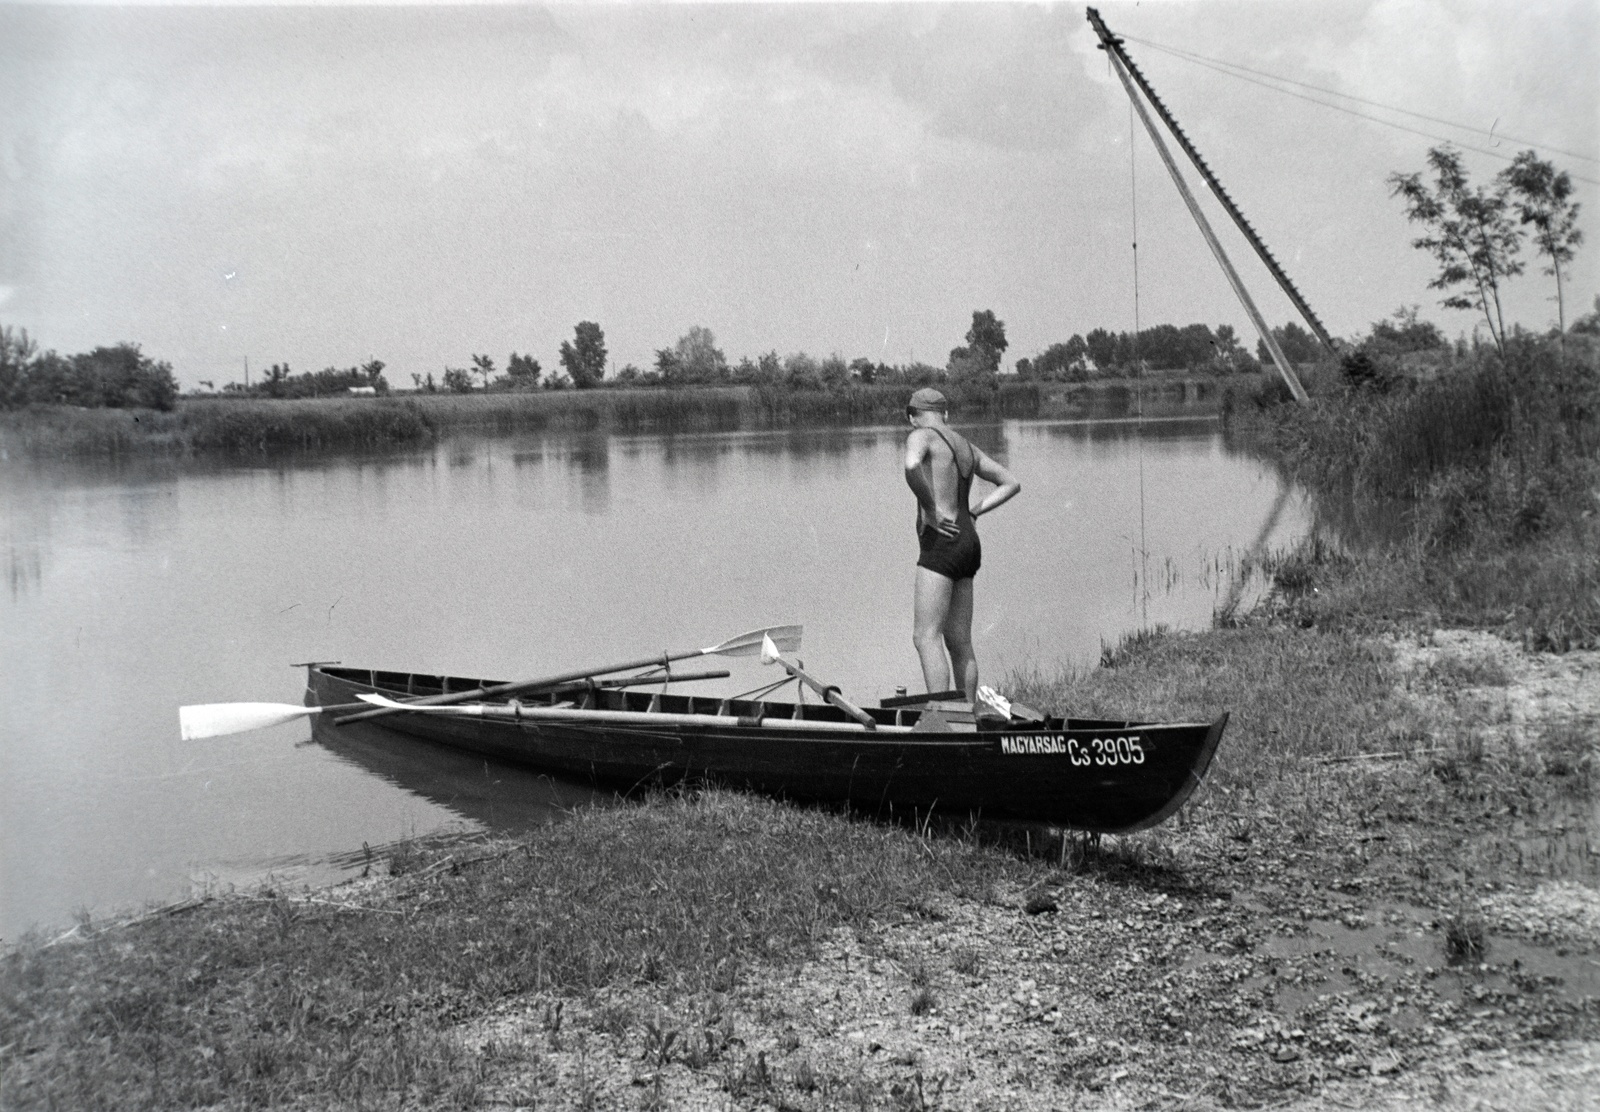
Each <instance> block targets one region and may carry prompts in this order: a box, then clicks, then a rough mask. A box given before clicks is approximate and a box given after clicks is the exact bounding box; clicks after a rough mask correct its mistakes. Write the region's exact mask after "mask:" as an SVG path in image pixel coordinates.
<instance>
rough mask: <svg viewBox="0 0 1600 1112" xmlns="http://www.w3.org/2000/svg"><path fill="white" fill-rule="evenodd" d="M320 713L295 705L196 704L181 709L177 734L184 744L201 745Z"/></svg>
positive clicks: (315, 708) (310, 708)
mask: <svg viewBox="0 0 1600 1112" xmlns="http://www.w3.org/2000/svg"><path fill="white" fill-rule="evenodd" d="M321 710H322V708H321V707H301V706H296V705H294V704H293V703H197V704H195V705H193V706H187V707H179V708H178V730H179V733H181V734H182V736H183V740H184V741H198V740H200V739H201V738H207V737H225V736H227V735H228V734H242V733H245V732H247V731H249V730H264V729H266V728H267V727H268V726H281V725H282V724H283V723H285V722H293V721H294V720H295V719H296V718H304V717H305V716H306V715H308V714H318V713H320V712H321Z"/></svg>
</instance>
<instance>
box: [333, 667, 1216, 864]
mask: <svg viewBox="0 0 1600 1112" xmlns="http://www.w3.org/2000/svg"><path fill="white" fill-rule="evenodd" d="M657 682H658V683H659V681H657ZM502 686H506V685H503V684H501V683H499V682H497V681H493V680H484V679H477V678H470V679H469V678H459V677H451V676H435V675H422V674H418V673H408V672H385V671H373V670H369V669H364V668H346V667H339V666H335V665H330V664H308V665H307V666H306V695H305V704H306V706H308V707H327V708H330V710H331V709H332V708H335V707H345V706H348V705H349V704H351V703H353V702H354V703H357V704H358V705H359V702H360V701H361V700H362V699H363V697H365V699H366V700H367V701H370V702H374V703H375V704H376V705H377V706H379V707H388V708H391V709H390V710H389V711H386V712H385V713H386V715H387V716H386V717H384V718H382V719H381V721H382V724H383V725H384V726H386V727H388V728H389V729H393V730H398V731H401V732H403V733H406V734H409V735H412V736H415V737H420V738H424V739H427V740H429V741H433V742H436V743H439V744H442V745H447V746H451V747H454V748H457V749H462V750H466V751H468V752H472V753H476V754H481V755H483V756H487V757H492V758H495V759H497V760H501V761H505V762H508V763H512V764H518V765H524V766H528V767H532V768H536V769H540V770H543V771H546V772H551V773H554V774H557V775H560V776H565V777H570V778H574V779H577V780H581V781H587V782H592V783H595V784H599V785H608V786H614V787H619V788H622V789H629V788H632V787H636V786H640V785H646V784H671V783H676V782H680V781H684V780H701V779H704V780H713V781H716V782H718V783H723V784H727V785H730V786H735V787H744V788H750V789H754V790H757V791H761V792H765V793H768V794H773V795H779V796H785V797H789V798H793V799H799V800H811V801H821V802H837V803H848V804H851V805H853V806H857V807H861V808H865V809H868V810H873V811H882V812H889V811H891V810H893V811H899V812H901V813H912V812H915V813H923V814H925V813H929V812H935V811H937V812H940V813H944V814H959V815H967V814H973V813H976V814H981V815H982V816H983V817H985V818H996V819H1009V820H1015V821H1025V822H1038V823H1047V824H1050V825H1053V826H1060V827H1069V828H1073V829H1077V830H1085V831H1095V832H1101V833H1127V832H1130V831H1135V830H1143V829H1145V828H1147V827H1151V826H1154V825H1156V824H1157V823H1159V822H1161V821H1162V820H1164V819H1166V818H1167V817H1169V816H1170V815H1172V814H1173V813H1174V812H1176V811H1177V809H1178V808H1179V807H1180V806H1182V805H1183V802H1184V800H1186V799H1187V798H1188V797H1189V795H1190V793H1191V792H1193V791H1194V789H1195V788H1196V787H1197V786H1198V785H1199V784H1200V782H1201V778H1202V777H1203V776H1204V775H1205V772H1206V769H1207V767H1208V766H1209V765H1210V763H1211V758H1212V756H1213V755H1214V754H1215V752H1216V748H1217V743H1218V742H1219V741H1220V740H1221V737H1222V731H1223V728H1224V726H1226V724H1227V721H1228V716H1227V715H1226V714H1224V715H1222V716H1221V717H1219V718H1217V719H1216V720H1215V721H1213V722H1179V723H1156V722H1132V721H1116V720H1100V719H1078V718H1067V719H1062V718H1055V717H1046V716H1040V715H1035V714H1031V713H1028V712H1025V711H1019V712H1018V713H1014V714H1013V715H1012V716H1011V717H1008V718H1007V717H999V716H998V715H996V714H993V713H990V712H988V711H982V712H980V714H978V715H974V713H973V707H972V704H969V703H965V702H957V701H954V700H952V699H949V698H941V697H937V696H936V697H933V698H929V697H927V696H911V697H905V698H897V699H886V700H884V701H883V702H882V704H881V705H880V706H878V707H871V708H864V715H863V711H862V709H861V708H855V707H850V706H849V705H848V704H845V706H846V707H848V710H849V711H853V712H855V714H856V715H858V716H861V717H860V718H859V719H858V718H856V717H852V715H851V713H848V712H847V710H842V709H839V708H838V707H835V706H832V705H826V704H818V703H807V702H804V701H799V702H783V701H777V700H771V699H765V698H762V699H725V698H719V697H715V696H702V695H687V694H674V693H670V692H666V691H664V690H657V691H653V692H650V691H637V690H627V689H625V688H622V687H608V686H604V685H602V684H600V683H594V682H588V683H577V684H569V685H566V686H563V687H557V688H554V689H551V690H547V691H543V692H540V693H537V694H527V693H524V694H522V695H521V696H520V697H513V696H503V697H494V696H484V697H480V698H476V699H475V701H470V702H453V703H451V704H449V705H437V704H438V703H439V702H441V701H442V699H444V698H448V697H449V696H450V695H451V694H452V693H474V694H475V693H477V692H481V691H492V690H493V689H495V688H497V687H502ZM947 694H953V693H947ZM428 698H432V699H433V700H434V704H435V705H426V706H424V705H413V706H409V707H404V708H401V707H398V706H397V705H396V704H400V703H405V702H407V701H410V700H418V699H428ZM867 720H870V722H868V721H867ZM338 721H339V719H338V718H333V721H332V722H331V723H329V722H328V721H327V718H326V717H324V719H323V722H324V726H325V727H326V726H332V725H334V724H336V723H337V722H338Z"/></svg>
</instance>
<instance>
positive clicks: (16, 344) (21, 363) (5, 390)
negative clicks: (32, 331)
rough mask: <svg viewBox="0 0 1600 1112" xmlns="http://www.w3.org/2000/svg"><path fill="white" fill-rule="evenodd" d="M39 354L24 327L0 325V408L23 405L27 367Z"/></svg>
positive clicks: (37, 348)
mask: <svg viewBox="0 0 1600 1112" xmlns="http://www.w3.org/2000/svg"><path fill="white" fill-rule="evenodd" d="M38 354H39V347H38V345H37V344H35V343H34V342H33V341H32V340H30V339H29V338H28V330H27V329H26V328H12V327H11V326H10V325H9V324H7V325H3V326H0V408H6V409H8V408H10V407H12V406H16V405H23V404H25V403H26V402H27V401H28V400H29V399H28V398H27V396H26V393H27V378H28V367H29V364H31V363H32V362H33V360H34V357H35V356H36V355H38Z"/></svg>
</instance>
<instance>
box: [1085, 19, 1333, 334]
mask: <svg viewBox="0 0 1600 1112" xmlns="http://www.w3.org/2000/svg"><path fill="white" fill-rule="evenodd" d="M1088 13H1089V23H1090V24H1091V25H1092V26H1093V27H1094V30H1095V34H1097V35H1099V36H1100V48H1101V49H1102V50H1104V51H1105V52H1106V53H1107V54H1109V55H1111V56H1112V57H1113V58H1116V59H1117V60H1118V61H1120V62H1121V63H1122V67H1123V69H1125V70H1127V72H1128V74H1129V75H1130V76H1132V78H1133V80H1134V82H1135V83H1137V84H1138V86H1139V89H1140V90H1141V91H1142V92H1143V93H1144V95H1145V97H1146V98H1147V99H1148V100H1149V101H1150V104H1151V107H1153V108H1154V109H1155V110H1156V114H1157V115H1159V116H1160V117H1161V122H1162V123H1164V124H1166V125H1167V129H1168V130H1169V131H1171V132H1172V136H1173V138H1175V139H1176V140H1177V141H1178V146H1180V147H1182V148H1183V153H1184V154H1186V155H1188V156H1189V161H1190V162H1192V163H1194V168H1195V169H1196V170H1198V171H1199V172H1200V177H1201V178H1202V179H1203V180H1204V181H1205V183H1206V185H1207V186H1208V187H1210V189H1211V192H1212V194H1213V195H1214V196H1215V197H1216V198H1217V200H1218V202H1220V203H1221V205H1222V208H1223V210H1224V211H1225V212H1227V214H1228V216H1229V217H1231V218H1232V220H1233V222H1234V224H1235V225H1236V226H1237V227H1238V229H1239V231H1240V232H1241V233H1242V234H1243V235H1244V238H1245V240H1246V241H1247V242H1248V243H1249V244H1250V246H1251V247H1252V248H1254V249H1255V253H1256V254H1257V255H1258V256H1260V258H1261V261H1262V262H1263V263H1264V264H1266V268H1267V270H1268V271H1270V272H1271V274H1272V277H1273V278H1274V279H1275V280H1276V281H1277V283H1278V285H1279V286H1280V287H1281V288H1282V289H1283V292H1284V294H1285V295H1286V296H1287V297H1288V298H1289V300H1290V301H1291V302H1293V303H1294V307H1295V308H1296V309H1298V310H1299V312H1300V315H1301V316H1302V317H1304V318H1305V321H1306V323H1307V324H1308V325H1310V326H1311V331H1312V332H1313V333H1314V334H1315V335H1316V337H1317V339H1318V340H1319V341H1321V343H1322V346H1323V347H1324V348H1326V349H1327V350H1328V353H1329V354H1337V348H1336V347H1335V346H1334V342H1333V337H1332V336H1330V335H1329V334H1328V330H1327V328H1325V327H1324V326H1323V324H1322V321H1321V320H1320V319H1318V317H1317V314H1316V313H1315V312H1313V311H1312V309H1311V306H1310V305H1309V304H1307V303H1306V299H1305V297H1304V296H1302V295H1301V293H1300V290H1299V289H1298V288H1296V286H1295V284H1294V282H1293V281H1292V280H1291V279H1290V278H1289V275H1288V274H1286V273H1285V272H1284V269H1283V267H1282V266H1281V265H1279V263H1278V260H1277V259H1276V258H1275V257H1274V256H1273V254H1272V252H1271V250H1269V249H1268V247H1267V245H1266V244H1265V243H1264V242H1262V239H1261V237H1260V235H1258V234H1257V233H1256V230H1255V228H1253V227H1252V226H1251V224H1250V221H1248V220H1246V219H1245V217H1244V213H1242V212H1240V211H1239V206H1238V205H1236V204H1234V203H1233V198H1232V197H1230V196H1229V195H1228V191H1227V190H1226V189H1224V188H1223V187H1222V183H1221V182H1220V181H1218V180H1217V176H1216V175H1215V174H1213V173H1212V172H1211V167H1210V166H1208V165H1206V160H1205V159H1204V158H1201V157H1200V152H1199V151H1198V150H1196V149H1195V146H1194V144H1193V143H1191V142H1190V141H1189V136H1188V135H1186V134H1185V133H1184V130H1183V128H1181V127H1179V126H1178V121H1177V120H1176V119H1174V118H1173V115H1172V113H1171V112H1170V111H1168V110H1167V106H1166V105H1165V104H1163V103H1162V101H1161V98H1160V97H1159V96H1157V95H1156V91H1155V90H1154V89H1152V88H1151V87H1150V82H1149V81H1147V80H1145V76H1144V74H1143V73H1141V72H1140V71H1139V67H1138V66H1137V65H1135V64H1134V61H1133V59H1132V58H1130V57H1128V52H1127V51H1126V50H1124V49H1123V46H1122V40H1121V39H1120V38H1118V37H1117V36H1116V35H1113V34H1112V33H1111V30H1110V28H1108V27H1107V26H1106V25H1105V21H1104V20H1102V19H1101V18H1100V13H1099V12H1098V11H1096V10H1095V9H1094V8H1089V9H1088ZM1123 84H1124V85H1126V84H1127V79H1126V78H1124V79H1123ZM1128 95H1129V96H1132V95H1133V94H1132V92H1131V91H1130V92H1129V94H1128Z"/></svg>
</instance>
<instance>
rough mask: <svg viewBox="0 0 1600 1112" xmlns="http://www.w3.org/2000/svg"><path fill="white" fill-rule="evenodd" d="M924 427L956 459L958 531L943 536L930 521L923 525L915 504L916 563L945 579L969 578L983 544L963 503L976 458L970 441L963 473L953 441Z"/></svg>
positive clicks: (979, 560)
mask: <svg viewBox="0 0 1600 1112" xmlns="http://www.w3.org/2000/svg"><path fill="white" fill-rule="evenodd" d="M927 427H928V428H930V429H932V430H933V431H934V432H936V433H938V434H939V439H940V440H943V441H944V442H945V444H946V445H947V446H948V447H949V449H950V454H951V455H953V456H954V457H955V459H956V474H957V475H958V476H959V477H960V478H959V481H958V482H957V484H956V528H957V529H958V530H959V532H958V533H957V534H956V535H955V536H953V537H947V536H945V535H944V534H943V533H941V532H939V530H937V529H935V528H933V527H932V526H931V525H924V524H923V521H922V507H921V506H918V507H917V546H918V548H919V549H920V550H921V554H920V555H919V556H918V557H917V566H918V567H919V568H927V569H928V570H929V571H931V572H935V573H937V574H939V575H942V576H944V577H945V578H946V579H957V580H959V579H971V578H972V577H973V576H974V575H977V574H978V566H979V565H980V564H982V563H983V546H982V545H980V544H979V543H978V528H977V526H976V525H974V524H973V522H972V510H971V509H970V508H969V507H968V505H967V499H968V498H969V497H970V496H971V494H972V476H973V474H974V473H975V472H976V471H977V469H978V459H977V457H976V456H975V455H973V454H972V451H973V449H972V445H970V444H968V445H967V459H968V469H967V471H966V472H965V473H963V472H962V469H961V453H960V452H958V451H956V446H955V444H953V443H952V442H951V440H950V438H949V437H948V436H946V435H945V434H944V432H943V430H941V429H939V428H937V427H936V426H933V425H929V426H927ZM958 439H959V438H958Z"/></svg>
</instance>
